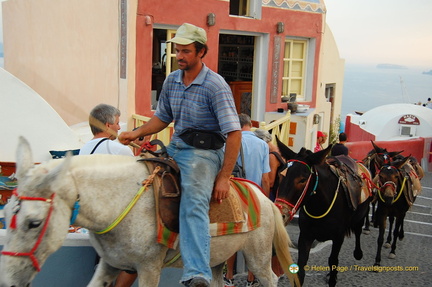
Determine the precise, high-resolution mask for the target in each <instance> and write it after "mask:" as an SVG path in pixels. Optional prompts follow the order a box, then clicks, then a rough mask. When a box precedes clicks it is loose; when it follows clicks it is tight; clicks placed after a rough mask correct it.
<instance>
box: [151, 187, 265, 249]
mask: <svg viewBox="0 0 432 287" xmlns="http://www.w3.org/2000/svg"><path fill="white" fill-rule="evenodd" d="M252 185H255V183H253V182H251V181H248V180H245V179H240V178H233V179H231V189H230V194H229V196H228V197H227V198H226V199H224V200H223V201H222V203H218V202H213V201H212V202H211V204H210V212H209V217H210V235H211V236H220V235H227V234H236V233H243V232H248V231H252V230H254V229H256V228H258V227H260V225H261V219H260V210H261V208H260V202H259V199H258V197H257V195H256V194H255V193H254V192H253V191H252V189H251V186H252ZM255 186H256V185H255ZM157 218H158V224H157V242H158V243H160V244H163V245H165V246H167V247H169V248H172V249H175V248H176V247H177V244H178V233H176V232H173V231H171V230H169V229H168V228H167V227H166V226H165V225H164V223H163V222H162V220H161V219H160V216H159V215H158V214H157Z"/></svg>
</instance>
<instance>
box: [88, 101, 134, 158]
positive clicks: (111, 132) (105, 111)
mask: <svg viewBox="0 0 432 287" xmlns="http://www.w3.org/2000/svg"><path fill="white" fill-rule="evenodd" d="M94 122H95V123H96V124H95V125H92V124H91V123H94ZM119 122H120V110H119V109H117V108H116V107H113V106H110V105H107V104H99V105H97V106H96V107H94V108H93V110H92V111H91V112H90V118H89V123H90V128H91V131H92V133H93V136H94V137H93V139H91V140H90V141H88V142H87V143H86V144H85V145H84V146H83V147H82V148H81V149H80V152H79V154H80V155H88V154H115V155H129V156H133V152H132V150H131V149H130V148H129V147H128V146H125V145H123V144H121V143H119V142H117V141H114V140H115V139H116V137H117V132H118V131H119V130H120V125H119ZM103 126H105V127H106V128H105V129H102V127H103Z"/></svg>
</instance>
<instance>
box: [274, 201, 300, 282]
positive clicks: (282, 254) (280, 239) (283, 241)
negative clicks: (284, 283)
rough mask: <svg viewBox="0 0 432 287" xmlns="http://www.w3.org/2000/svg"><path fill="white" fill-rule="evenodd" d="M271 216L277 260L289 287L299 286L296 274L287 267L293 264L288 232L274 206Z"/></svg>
mask: <svg viewBox="0 0 432 287" xmlns="http://www.w3.org/2000/svg"><path fill="white" fill-rule="evenodd" d="M272 208H273V214H274V219H275V234H274V236H273V246H274V248H275V251H276V255H277V258H278V260H279V263H280V265H281V266H282V269H283V271H284V272H285V274H286V275H287V276H288V279H289V280H290V283H291V286H301V284H300V281H299V279H298V277H297V274H295V273H292V272H290V270H289V266H290V265H291V264H293V263H294V262H293V260H292V258H291V253H290V251H289V246H291V240H290V238H289V235H288V232H287V231H286V229H285V225H284V223H283V220H282V215H281V213H280V211H279V209H278V208H277V207H276V205H274V204H272Z"/></svg>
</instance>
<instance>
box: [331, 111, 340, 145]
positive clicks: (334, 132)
mask: <svg viewBox="0 0 432 287" xmlns="http://www.w3.org/2000/svg"><path fill="white" fill-rule="evenodd" d="M340 121H341V116H340V115H339V116H337V118H336V119H334V120H333V121H332V122H331V124H330V134H329V144H335V143H337V142H338V141H339V129H340Z"/></svg>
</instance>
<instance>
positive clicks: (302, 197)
mask: <svg viewBox="0 0 432 287" xmlns="http://www.w3.org/2000/svg"><path fill="white" fill-rule="evenodd" d="M294 162H298V163H301V164H304V165H306V167H307V168H308V170H309V171H310V175H309V177H308V180H307V182H306V185H305V187H304V188H303V191H302V194H301V195H300V197H299V199H297V202H296V204H295V205H294V204H292V203H290V202H289V201H287V200H284V199H281V198H276V200H275V205H276V206H277V207H278V208H279V209H280V210H281V211H282V209H283V206H282V205H281V204H279V203H277V202H282V203H285V204H286V205H288V206H290V207H292V209H291V210H290V211H289V215H290V217H289V220H290V221H291V220H292V219H293V217H294V215H295V214H296V213H297V210H298V208H299V206H300V205H301V203H302V202H303V199H304V197H305V195H306V192H307V190H308V188H309V183H310V180H311V178H312V175H313V174H314V172H313V171H312V168H311V167H310V166H309V165H308V164H307V163H305V162H303V161H300V160H295V159H292V160H289V161H287V168H289V167H290V166H291V165H292V164H293V163H294ZM315 177H316V181H315V186H314V188H313V189H312V194H314V193H316V188H317V186H318V172H317V171H315Z"/></svg>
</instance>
